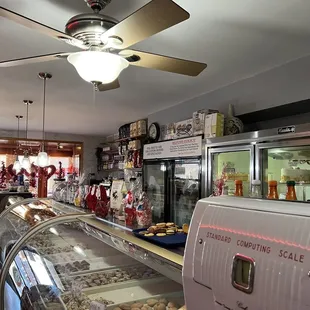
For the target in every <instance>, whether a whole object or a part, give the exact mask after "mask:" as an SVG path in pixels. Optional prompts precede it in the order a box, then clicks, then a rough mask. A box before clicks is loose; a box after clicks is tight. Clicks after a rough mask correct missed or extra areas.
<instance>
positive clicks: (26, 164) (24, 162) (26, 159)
mask: <svg viewBox="0 0 310 310" xmlns="http://www.w3.org/2000/svg"><path fill="white" fill-rule="evenodd" d="M24 104H25V105H27V112H26V150H25V152H24V158H23V160H22V168H24V169H26V170H27V171H29V169H30V159H29V150H28V141H27V140H28V121H29V106H30V105H31V104H33V101H32V100H24Z"/></svg>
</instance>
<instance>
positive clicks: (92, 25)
mask: <svg viewBox="0 0 310 310" xmlns="http://www.w3.org/2000/svg"><path fill="white" fill-rule="evenodd" d="M84 1H85V2H86V3H87V5H88V6H89V7H90V8H91V9H92V10H93V13H85V14H79V15H76V16H73V17H72V18H71V19H70V20H69V21H68V22H67V24H66V27H65V33H64V32H61V31H58V30H56V29H53V28H51V27H48V26H46V25H43V24H41V23H39V22H36V21H34V20H32V19H30V18H27V17H25V16H22V15H20V14H18V13H15V12H13V11H10V10H8V9H5V8H3V7H0V16H2V17H4V18H7V19H9V20H11V21H14V22H16V23H18V24H20V25H23V26H25V27H28V28H30V29H33V30H36V31H39V32H41V33H43V34H46V35H48V36H50V37H53V38H54V39H57V40H61V41H65V42H66V43H68V44H70V45H74V46H76V47H78V48H80V49H81V50H82V51H80V52H76V53H53V54H46V55H39V56H30V57H26V58H20V59H11V60H7V61H0V67H11V66H18V65H24V64H31V63H38V62H44V61H50V60H55V59H67V60H68V62H69V63H71V64H72V65H73V66H74V67H75V68H76V70H77V72H78V74H79V75H80V76H81V78H83V79H84V80H86V81H87V82H90V83H92V84H93V85H94V87H95V89H96V90H99V91H106V90H110V89H115V88H118V87H120V84H119V81H118V76H119V74H120V73H121V72H122V70H124V69H125V68H127V67H128V66H129V65H134V66H140V67H146V68H151V69H157V70H162V71H168V72H173V73H178V74H183V75H189V76H197V75H198V74H200V73H201V72H202V71H203V70H204V69H205V68H206V67H207V65H206V64H204V63H199V62H194V61H189V60H183V59H178V58H173V57H168V56H163V55H157V54H152V53H147V52H142V51H137V50H132V49H128V48H129V47H130V46H131V45H133V44H135V43H138V42H140V41H142V40H144V39H146V38H148V37H150V36H152V35H154V34H156V33H158V32H160V31H163V30H165V29H167V28H169V27H172V26H174V25H176V24H178V23H180V22H182V21H184V20H186V19H188V18H189V13H188V12H187V11H185V10H184V9H183V8H181V7H180V6H179V5H177V4H176V3H175V2H173V1H172V0H152V1H150V2H149V3H147V4H146V5H145V6H143V7H141V8H140V9H139V10H137V11H136V12H134V13H133V14H131V15H130V16H128V17H126V18H125V19H124V20H122V21H120V22H118V21H117V20H115V19H114V18H112V17H110V16H107V15H103V14H100V11H101V10H103V9H104V8H105V7H106V6H107V5H108V4H109V3H110V2H111V0H84Z"/></svg>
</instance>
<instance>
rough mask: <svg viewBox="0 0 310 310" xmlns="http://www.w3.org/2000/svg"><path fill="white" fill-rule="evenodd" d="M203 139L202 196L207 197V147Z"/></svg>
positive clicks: (201, 164) (201, 165) (201, 163)
mask: <svg viewBox="0 0 310 310" xmlns="http://www.w3.org/2000/svg"><path fill="white" fill-rule="evenodd" d="M204 141H205V140H202V145H201V162H200V198H205V197H206V196H207V170H206V164H207V154H206V152H207V147H206V144H205V143H204Z"/></svg>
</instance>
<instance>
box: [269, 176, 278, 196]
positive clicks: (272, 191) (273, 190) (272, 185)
mask: <svg viewBox="0 0 310 310" xmlns="http://www.w3.org/2000/svg"><path fill="white" fill-rule="evenodd" d="M268 185H269V191H268V196H267V198H268V199H279V195H278V182H277V181H273V180H272V181H269V182H268Z"/></svg>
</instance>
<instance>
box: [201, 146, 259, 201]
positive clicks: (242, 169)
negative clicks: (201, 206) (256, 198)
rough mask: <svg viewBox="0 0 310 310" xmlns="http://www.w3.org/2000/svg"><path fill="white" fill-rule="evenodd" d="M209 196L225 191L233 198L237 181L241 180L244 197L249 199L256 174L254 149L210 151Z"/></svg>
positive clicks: (229, 148)
mask: <svg viewBox="0 0 310 310" xmlns="http://www.w3.org/2000/svg"><path fill="white" fill-rule="evenodd" d="M207 170H208V194H209V195H212V194H213V195H220V194H223V192H224V191H227V192H228V195H231V196H233V195H234V192H235V180H241V181H242V185H243V196H244V197H249V194H250V191H251V180H253V172H254V147H253V146H252V145H249V146H233V147H227V148H210V149H209V151H208V169H207Z"/></svg>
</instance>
